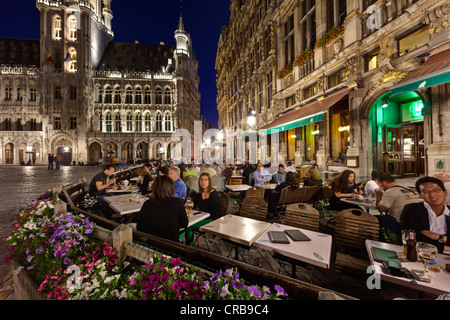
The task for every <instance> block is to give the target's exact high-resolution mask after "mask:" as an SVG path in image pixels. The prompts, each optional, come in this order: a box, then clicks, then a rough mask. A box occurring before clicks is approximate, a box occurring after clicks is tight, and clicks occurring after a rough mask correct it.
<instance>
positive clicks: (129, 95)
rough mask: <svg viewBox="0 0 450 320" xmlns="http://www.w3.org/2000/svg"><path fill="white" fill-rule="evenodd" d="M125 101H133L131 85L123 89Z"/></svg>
mask: <svg viewBox="0 0 450 320" xmlns="http://www.w3.org/2000/svg"><path fill="white" fill-rule="evenodd" d="M125 103H133V89H132V88H131V87H127V88H126V89H125Z"/></svg>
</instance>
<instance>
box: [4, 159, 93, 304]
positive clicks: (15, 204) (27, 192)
mask: <svg viewBox="0 0 450 320" xmlns="http://www.w3.org/2000/svg"><path fill="white" fill-rule="evenodd" d="M100 171H101V167H100V166H92V167H90V166H86V167H85V166H81V167H79V166H67V167H65V166H62V167H61V169H59V170H48V169H47V166H44V165H36V166H17V165H3V166H0V181H1V189H2V192H0V300H3V299H4V300H14V287H13V280H12V274H11V272H10V270H9V268H10V267H9V265H7V264H5V263H4V258H5V257H6V254H7V251H8V248H9V247H8V246H7V244H6V243H5V241H4V240H3V239H4V238H5V237H7V236H8V235H9V233H10V231H11V229H12V228H11V224H12V223H13V221H14V213H15V212H16V211H17V209H18V208H19V207H20V206H21V205H22V204H24V203H27V202H30V201H32V200H35V199H36V198H37V197H39V196H40V195H41V194H43V193H45V191H46V190H48V189H51V188H52V187H54V186H57V185H65V184H68V183H72V182H76V181H78V178H80V177H81V176H84V177H85V178H86V179H88V180H90V179H91V178H92V177H93V176H94V175H95V174H97V173H98V172H100Z"/></svg>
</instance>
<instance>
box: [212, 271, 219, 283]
mask: <svg viewBox="0 0 450 320" xmlns="http://www.w3.org/2000/svg"><path fill="white" fill-rule="evenodd" d="M221 276H222V272H219V273H216V274H215V275H214V276H213V277H212V278H211V282H212V283H215V282H217V281H219V279H220V277H221Z"/></svg>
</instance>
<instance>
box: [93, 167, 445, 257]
mask: <svg viewBox="0 0 450 320" xmlns="http://www.w3.org/2000/svg"><path fill="white" fill-rule="evenodd" d="M241 169H242V171H241V176H242V177H243V179H244V181H245V179H246V178H247V179H250V180H247V182H248V183H249V184H252V185H259V184H263V183H264V182H265V181H271V182H272V183H276V184H277V186H276V187H275V189H274V190H270V191H269V196H268V197H267V199H268V202H269V203H268V214H270V213H271V211H272V212H273V210H274V205H275V204H276V203H277V202H278V198H279V194H280V192H281V190H282V189H283V188H285V187H288V186H291V187H298V182H297V181H298V180H297V179H296V174H295V171H296V169H295V168H294V167H293V166H292V163H288V164H287V166H286V167H285V166H284V165H283V164H280V165H279V167H278V171H277V172H276V173H274V174H270V173H269V172H268V170H267V168H265V167H264V165H263V164H262V163H260V162H259V163H258V164H257V165H256V167H255V166H252V165H249V164H245V165H244V166H243V167H242V168H241ZM188 171H190V172H197V174H198V178H199V179H198V191H195V190H194V189H191V188H189V187H187V186H186V183H185V182H184V181H183V172H188ZM233 172H234V168H233V165H230V164H226V165H224V166H222V167H220V166H217V165H200V166H198V165H194V166H183V165H178V166H177V165H174V164H171V163H166V164H161V163H158V162H155V163H148V164H146V165H145V166H143V167H141V168H140V169H139V171H138V174H139V176H141V181H140V182H139V183H138V186H139V188H140V192H141V193H142V194H146V195H149V199H148V200H147V201H146V202H145V203H144V204H143V206H142V209H141V210H140V212H138V213H136V214H135V216H134V222H136V223H137V230H139V231H144V232H147V233H150V234H154V235H157V236H160V237H163V238H166V239H170V240H173V241H180V240H181V239H182V238H183V237H185V241H186V243H187V244H188V245H192V243H193V240H194V239H193V232H194V231H195V230H197V229H198V228H200V227H201V226H202V225H204V224H206V223H209V222H211V221H212V220H215V219H218V218H220V217H221V216H222V211H221V205H220V197H219V193H218V190H217V189H216V187H215V186H214V185H213V182H212V177H213V176H214V175H221V176H222V177H223V178H224V179H225V180H226V179H227V178H229V177H231V176H232V175H233ZM113 173H114V166H112V165H106V166H105V167H104V170H103V171H102V172H100V173H99V174H97V175H96V176H95V177H94V178H93V179H92V181H91V184H90V194H91V195H93V196H97V197H98V199H99V201H104V200H103V199H104V197H106V196H110V195H111V194H107V193H106V189H107V188H110V187H111V186H112V185H114V184H115V183H116V181H115V179H114V178H112V179H109V180H108V178H109V177H111V176H112V175H113ZM184 176H186V175H184ZM251 177H252V178H251ZM302 180H303V185H304V186H311V185H322V184H323V181H322V179H321V174H320V171H319V170H318V167H317V165H312V166H311V167H310V168H309V169H308V171H307V173H306V177H304V178H303V179H302ZM329 184H330V185H331V191H332V195H331V198H330V199H329V203H330V209H331V210H335V211H341V210H345V209H362V208H361V207H360V206H358V205H355V204H352V203H349V202H346V201H343V200H344V198H347V199H348V198H355V199H356V198H358V197H360V196H361V195H363V194H364V195H366V196H368V197H373V198H374V199H375V201H374V202H375V208H376V210H377V211H378V213H379V214H375V216H376V217H377V219H378V221H379V225H380V240H384V241H386V239H384V234H383V232H381V231H382V230H383V229H388V230H391V231H393V232H394V233H395V234H396V235H397V238H398V239H397V240H398V242H400V241H401V230H404V229H408V230H409V229H410V230H414V231H415V232H416V234H417V240H418V241H425V242H430V243H433V244H435V245H436V246H437V247H438V249H439V251H440V252H442V251H443V250H450V247H449V246H450V241H449V240H448V234H449V233H450V228H449V227H448V226H449V223H450V217H449V212H450V210H449V209H450V207H449V206H450V196H449V192H450V177H449V176H448V175H447V174H445V173H441V174H439V175H437V176H434V177H429V176H425V177H421V178H419V179H418V180H417V181H416V182H415V187H408V186H404V185H401V184H399V183H397V182H396V181H395V179H394V178H393V177H392V176H391V175H390V174H388V173H384V172H380V171H373V172H372V175H371V180H369V181H367V182H366V183H361V184H357V183H356V182H355V173H354V172H353V171H351V170H344V171H342V172H341V173H340V174H339V175H337V176H336V177H335V178H334V179H332V181H331V182H330V183H329ZM188 198H191V199H192V200H193V202H194V209H196V210H199V211H202V212H207V213H209V214H210V217H209V218H208V219H205V220H202V221H201V222H198V223H197V224H194V225H192V226H189V227H188V218H187V215H186V209H185V206H184V203H185V202H186V200H187V199H188ZM180 230H182V231H181V232H180ZM400 243H401V242H400Z"/></svg>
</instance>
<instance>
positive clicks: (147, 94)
mask: <svg viewBox="0 0 450 320" xmlns="http://www.w3.org/2000/svg"><path fill="white" fill-rule="evenodd" d="M144 103H145V104H151V103H152V92H151V91H150V88H149V87H146V88H145V90H144Z"/></svg>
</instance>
